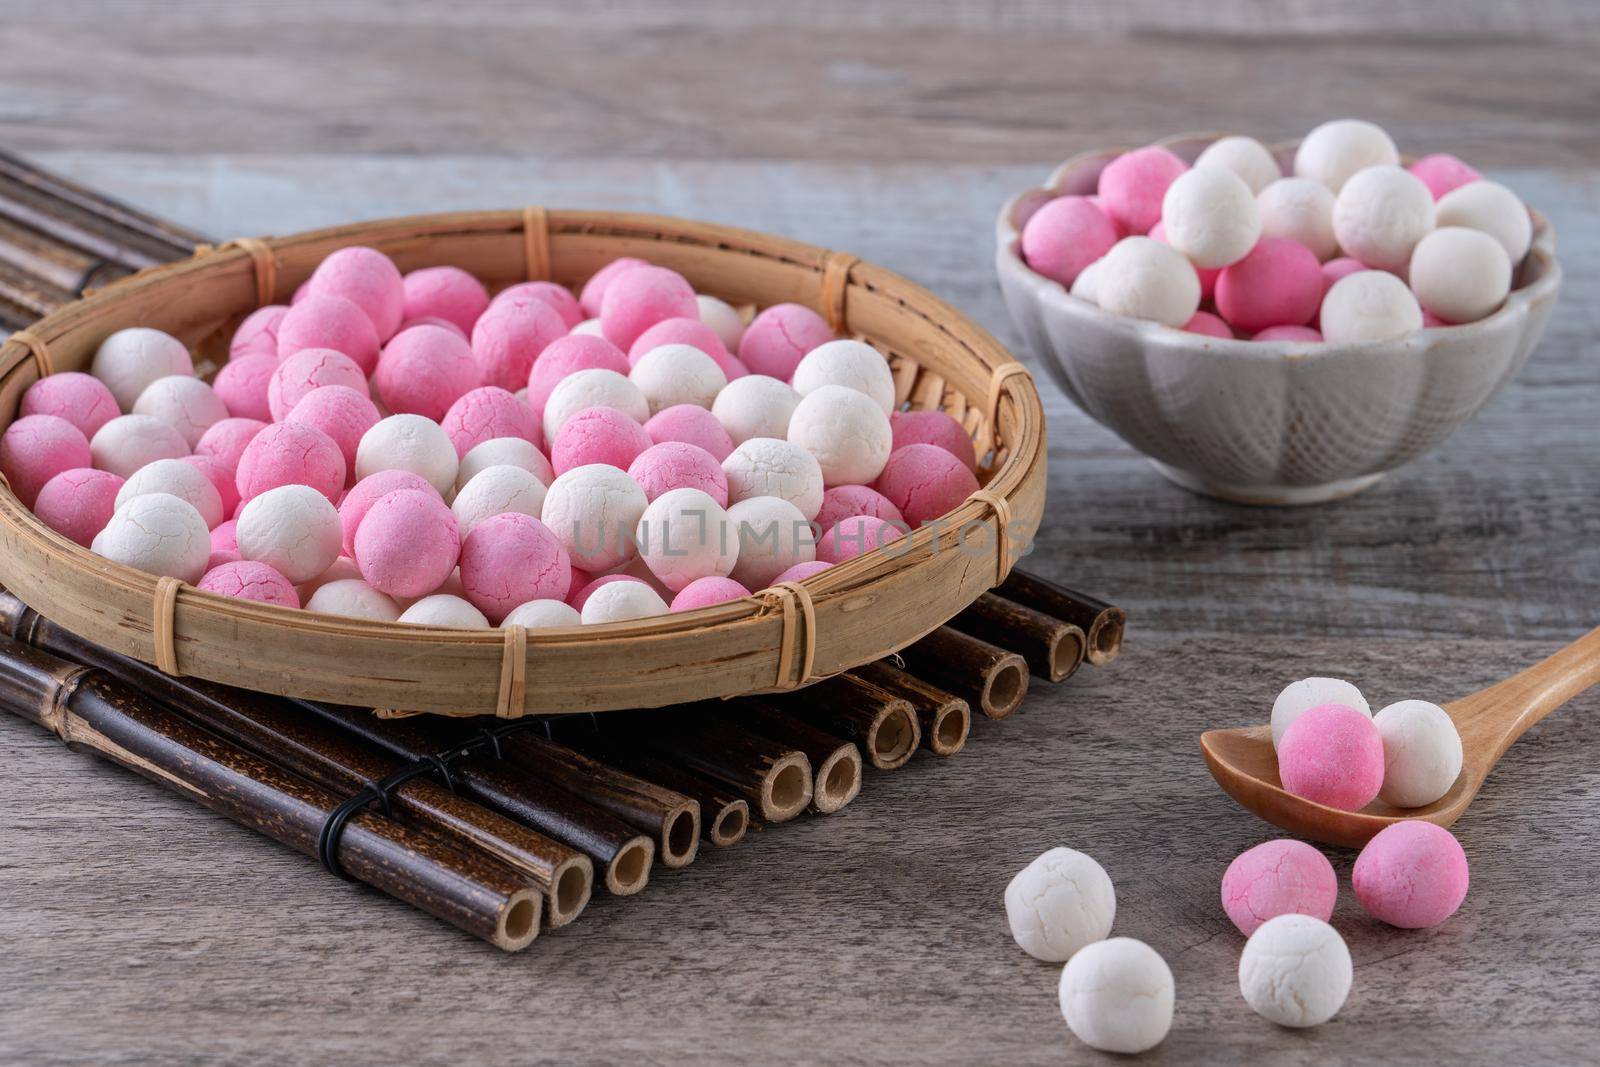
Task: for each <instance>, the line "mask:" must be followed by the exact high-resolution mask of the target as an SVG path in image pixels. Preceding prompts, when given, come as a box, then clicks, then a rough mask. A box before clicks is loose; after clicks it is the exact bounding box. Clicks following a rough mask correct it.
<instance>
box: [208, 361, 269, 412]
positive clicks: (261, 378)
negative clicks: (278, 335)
mask: <svg viewBox="0 0 1600 1067" xmlns="http://www.w3.org/2000/svg"><path fill="white" fill-rule="evenodd" d="M277 370H278V357H277V356H274V355H267V354H266V353H264V352H260V353H253V354H250V355H244V356H240V357H238V358H237V359H232V360H229V361H228V362H227V363H225V364H223V367H222V369H221V370H219V371H217V374H216V377H215V378H213V379H212V380H211V389H212V391H213V392H215V393H216V394H217V397H218V399H220V400H221V401H222V404H223V406H224V407H226V408H227V409H228V414H229V415H230V416H232V417H234V418H245V419H256V420H258V421H260V422H271V421H272V405H271V403H270V401H269V400H268V391H269V390H270V389H271V387H272V376H273V374H275V373H276V372H277Z"/></svg>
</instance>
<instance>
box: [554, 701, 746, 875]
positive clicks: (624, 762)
mask: <svg viewBox="0 0 1600 1067" xmlns="http://www.w3.org/2000/svg"><path fill="white" fill-rule="evenodd" d="M567 721H568V722H569V723H572V724H574V725H576V723H577V720H575V719H568V720H567ZM561 741H562V743H563V744H566V745H568V746H569V747H572V748H574V749H577V750H578V751H580V752H582V753H584V754H585V755H587V756H591V757H593V758H594V759H597V760H599V761H600V762H601V763H604V764H605V765H606V766H608V767H615V768H617V769H618V770H622V771H627V772H628V773H630V774H635V775H638V776H639V777H641V778H643V779H645V780H646V781H650V782H654V783H656V784H657V785H660V786H664V787H665V788H667V789H670V790H672V791H673V792H675V793H682V794H683V795H684V796H686V797H689V798H691V799H692V800H694V801H695V803H697V804H699V805H700V836H701V837H703V838H705V839H706V840H707V841H709V842H711V843H712V844H713V845H715V846H716V847H718V848H727V847H728V846H729V845H734V844H737V843H738V842H739V841H740V840H742V839H743V838H744V835H745V831H746V830H748V829H749V828H750V805H749V803H748V802H747V801H746V800H745V799H744V798H743V797H739V796H735V795H734V794H733V793H732V792H730V791H729V790H728V789H727V788H726V787H724V786H722V785H720V784H719V783H717V782H714V781H712V780H711V779H709V778H703V777H701V776H700V775H698V774H695V773H694V772H692V771H688V770H685V769H684V768H682V767H680V766H678V765H677V764H674V763H671V762H669V761H668V760H667V759H666V758H664V757H662V756H661V755H660V754H659V753H653V752H648V751H646V750H645V749H643V748H640V747H639V746H638V745H635V744H630V743H629V742H628V741H627V740H625V739H620V738H615V737H607V736H604V735H602V734H598V733H594V732H592V731H591V732H580V731H577V730H573V729H571V728H570V727H569V728H568V729H567V730H566V732H565V733H564V734H563V736H562V739H561Z"/></svg>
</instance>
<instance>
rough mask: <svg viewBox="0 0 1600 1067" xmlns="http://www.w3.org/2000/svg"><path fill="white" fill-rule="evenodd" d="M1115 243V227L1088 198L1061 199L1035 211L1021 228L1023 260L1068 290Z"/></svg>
mask: <svg viewBox="0 0 1600 1067" xmlns="http://www.w3.org/2000/svg"><path fill="white" fill-rule="evenodd" d="M1117 240H1118V238H1117V227H1116V226H1115V225H1114V224H1113V223H1112V221H1111V220H1110V219H1109V218H1107V217H1106V213H1105V212H1104V211H1102V210H1100V208H1099V207H1098V206H1096V205H1095V204H1094V203H1093V202H1091V201H1090V200H1089V198H1088V197H1086V196H1061V197H1057V198H1056V199H1054V200H1051V201H1050V202H1049V203H1047V204H1045V205H1044V206H1043V207H1041V208H1039V210H1038V211H1035V212H1034V213H1033V216H1032V217H1031V218H1030V219H1028V221H1027V223H1026V224H1025V225H1024V226H1023V227H1022V258H1023V260H1024V261H1026V262H1027V264H1028V266H1029V267H1032V268H1033V269H1034V270H1036V271H1038V272H1039V273H1040V274H1043V275H1044V276H1045V277H1046V278H1051V279H1053V280H1055V281H1058V282H1060V283H1061V284H1062V285H1065V286H1067V287H1068V288H1070V287H1071V286H1072V283H1073V282H1074V281H1076V280H1077V278H1078V275H1079V274H1081V273H1082V272H1083V268H1085V267H1087V266H1088V265H1089V264H1091V263H1093V262H1094V261H1095V260H1097V259H1099V258H1100V257H1101V256H1103V255H1105V254H1106V253H1107V252H1109V251H1111V246H1112V245H1114V244H1116V243H1117Z"/></svg>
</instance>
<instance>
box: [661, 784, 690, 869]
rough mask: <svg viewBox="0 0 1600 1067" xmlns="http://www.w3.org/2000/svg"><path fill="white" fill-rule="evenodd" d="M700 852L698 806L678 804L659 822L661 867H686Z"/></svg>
mask: <svg viewBox="0 0 1600 1067" xmlns="http://www.w3.org/2000/svg"><path fill="white" fill-rule="evenodd" d="M699 851H700V805H698V804H696V803H695V802H694V801H692V800H691V801H689V802H688V803H687V804H680V805H679V806H677V807H675V808H673V809H672V810H671V811H670V812H668V813H667V817H666V818H665V819H663V820H661V851H660V853H659V855H660V857H661V865H662V866H663V867H671V868H677V867H687V866H688V865H689V864H691V863H693V862H694V858H695V856H696V855H697V854H698V853H699Z"/></svg>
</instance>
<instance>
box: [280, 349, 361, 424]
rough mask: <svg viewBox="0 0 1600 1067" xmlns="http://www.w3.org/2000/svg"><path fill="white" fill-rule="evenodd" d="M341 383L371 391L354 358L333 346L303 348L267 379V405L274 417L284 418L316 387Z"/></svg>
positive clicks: (355, 388)
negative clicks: (337, 350) (334, 348)
mask: <svg viewBox="0 0 1600 1067" xmlns="http://www.w3.org/2000/svg"><path fill="white" fill-rule="evenodd" d="M325 385H342V386H344V387H345V388H346V389H354V390H355V391H356V392H358V393H360V394H361V395H362V396H368V395H370V392H371V390H370V389H369V388H368V386H367V376H366V375H365V374H363V373H361V368H360V367H358V366H356V362H355V360H353V359H351V358H350V357H349V356H347V355H345V354H344V353H342V352H335V351H334V350H333V349H331V348H302V349H301V350H300V351H298V352H296V353H295V354H294V355H292V356H290V357H289V358H288V359H285V360H284V361H283V362H282V363H279V364H278V369H277V370H275V371H273V372H272V379H271V381H269V382H268V383H267V409H268V411H270V412H271V414H272V421H274V422H282V421H283V420H284V419H286V418H288V416H289V412H291V411H293V410H294V406H295V405H296V404H298V403H300V401H301V400H303V399H304V398H305V397H306V395H307V394H308V393H310V392H311V391H312V390H313V389H320V388H322V387H323V386H325Z"/></svg>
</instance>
